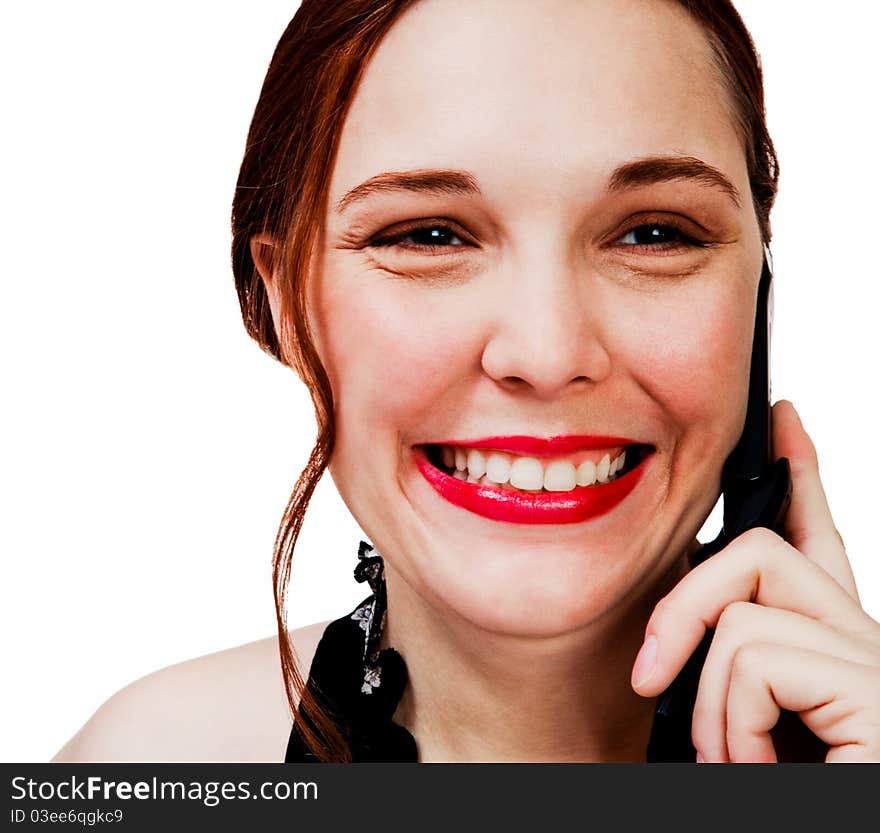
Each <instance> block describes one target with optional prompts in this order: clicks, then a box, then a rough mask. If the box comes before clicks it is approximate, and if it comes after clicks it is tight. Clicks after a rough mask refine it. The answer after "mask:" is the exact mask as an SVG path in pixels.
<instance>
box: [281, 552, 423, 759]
mask: <svg viewBox="0 0 880 833" xmlns="http://www.w3.org/2000/svg"><path fill="white" fill-rule="evenodd" d="M354 577H355V579H357V581H359V582H362V581H366V582H368V583H369V585H370V589H371V590H372V591H373V592H372V593H371V594H370V595H369V596H368V597H367V598H366V599H364V600H363V601H362V602H361V603H360V604H359V605H358V606H357V607H356V608H355V609H354V610H353V611H352V612H351V613H350V614H348V615H347V616H343V617H342V618H341V619H337V620H336V621H335V622H331V623H330V624H329V625H327V627H326V628H325V629H324V634H323V635H322V637H321V641H320V642H319V643H318V647H317V649H316V650H315V656H314V659H313V660H312V666H311V670H310V672H309V679H308V682H307V683H306V687H307V688H308V689H309V691H310V692H311V693H312V694H313V695H314V696H315V698H316V699H317V700H318V701H319V702H320V703H321V704H322V705H323V706H324V708H325V709H326V711H327V712H328V714H329V715H330V716H331V717H332V718H333V720H334V722H335V723H336V725H337V726H338V727H339V728H340V730H341V731H342V733H343V735H344V736H345V738H346V740H347V741H348V743H349V746H350V748H351V753H352V760H353V761H356V762H362V761H410V762H417V761H418V759H419V756H418V749H417V748H416V742H415V739H414V738H413V736H412V735H411V734H410V733H409V732H408V731H407V730H406V729H404V728H403V726H400V725H399V724H397V723H394V722H393V721H392V719H391V718H392V717H393V716H394V712H395V710H396V709H397V704H398V703H399V702H400V698H401V697H402V696H403V692H404V689H405V688H406V683H407V673H406V664H405V663H404V661H403V657H401V656H400V654H399V653H397V651H395V650H394V648H385V649H384V650H381V651H380V650H379V639H380V637H381V636H382V628H383V627H384V626H385V608H386V597H385V573H384V562H383V560H382V556H381V554H380V553H379V552H378V550H375V549H374V548H373V547H371V546H370V545H369V544H368V543H367V542H366V541H361V542H360V546H359V547H358V564H357V567H355V571H354ZM300 723H307V724H308V725H309V726H311V727H312V728H314V724H312V723H311V721H310V720H309V718H308V716H307V715H305V714H304V713H303V712H302V711H301V710H297V715H296V722H295V723H294V726H293V729H292V730H291V732H290V739H289V741H288V743H287V754H286V755H285V756H284V762H285V763H305V762H312V763H314V762H315V761H317V758H316V757H315V755H314V753H313V752H311V751H310V750H309V748H308V747H307V746H306V744H305V742H304V741H303V739H302V737H301V735H300V733H299V731H298V730H297V726H298V725H299V724H300Z"/></svg>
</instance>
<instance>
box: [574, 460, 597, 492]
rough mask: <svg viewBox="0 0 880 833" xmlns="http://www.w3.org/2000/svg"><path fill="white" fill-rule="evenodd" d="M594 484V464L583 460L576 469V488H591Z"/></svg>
mask: <svg viewBox="0 0 880 833" xmlns="http://www.w3.org/2000/svg"><path fill="white" fill-rule="evenodd" d="M595 482H596V464H595V463H594V462H593V461H592V460H584V462H583V463H581V464H580V465H579V466H578V467H577V484H578V486H592V485H593V484H594V483H595Z"/></svg>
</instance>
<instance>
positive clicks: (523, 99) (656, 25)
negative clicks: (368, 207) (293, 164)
mask: <svg viewBox="0 0 880 833" xmlns="http://www.w3.org/2000/svg"><path fill="white" fill-rule="evenodd" d="M727 106H728V105H727V96H726V94H725V91H724V89H723V86H722V85H721V83H720V82H719V80H718V76H717V71H716V70H715V67H714V64H713V62H712V57H711V49H710V46H709V44H708V41H707V39H706V37H705V35H704V33H703V31H702V30H701V28H700V26H699V24H697V23H696V22H695V21H693V20H692V19H691V18H690V16H689V15H688V14H687V12H686V11H685V10H684V9H683V8H682V7H681V6H680V5H679V4H678V3H675V2H672V0H541V2H537V3H536V2H534V0H420V1H419V2H417V3H416V4H415V5H414V6H413V7H411V8H410V9H409V10H408V11H407V12H405V13H404V14H403V15H402V16H401V17H400V18H399V19H398V20H397V21H396V22H395V24H394V25H393V26H392V28H391V29H390V30H389V32H388V33H387V34H386V36H385V38H384V39H383V40H382V42H381V43H380V44H379V46H378V48H377V50H376V52H375V53H374V55H373V57H372V58H371V60H370V63H369V64H368V66H367V68H366V70H365V73H364V76H363V78H362V81H361V83H360V85H359V87H358V90H357V92H356V95H355V98H354V100H353V102H352V105H351V108H350V110H349V113H348V116H347V118H346V123H345V126H344V128H343V132H342V137H341V142H340V148H339V153H338V156H337V162H336V167H335V169H334V174H333V181H332V182H331V198H335V197H338V196H339V195H340V194H342V193H344V192H345V191H346V190H348V189H349V188H351V187H353V186H355V185H356V184H358V183H359V182H361V181H363V180H365V179H367V178H369V177H371V176H374V175H375V174H377V173H380V172H382V171H399V170H410V169H414V168H425V167H450V168H457V169H463V170H468V171H472V172H473V173H474V174H475V176H476V177H477V178H478V180H479V182H480V185H481V188H482V189H483V191H484V192H485V193H487V194H488V195H492V193H493V189H494V193H495V194H496V195H501V194H503V195H504V197H505V198H514V197H515V196H516V195H517V194H518V193H523V194H524V195H525V194H528V195H529V198H530V199H534V198H535V197H536V192H537V190H540V189H544V190H546V191H547V193H548V194H553V195H554V197H555V198H556V199H558V198H559V196H560V194H561V193H562V192H564V191H565V190H567V189H570V188H571V187H572V181H573V180H572V177H573V176H576V177H577V179H576V182H577V183H578V187H579V188H580V189H581V190H582V189H583V188H584V187H588V186H589V184H590V183H591V182H595V184H596V186H597V187H598V185H599V182H600V181H604V177H605V176H607V173H608V171H610V170H611V169H612V168H613V167H614V166H616V165H617V164H619V163H620V162H621V161H626V160H628V159H634V158H638V157H643V156H648V155H655V154H669V153H672V154H684V155H692V156H696V157H698V158H700V159H703V160H704V161H706V162H708V163H709V164H712V165H714V166H716V167H718V168H720V169H721V170H722V171H724V172H725V173H727V175H728V176H729V177H730V178H731V179H733V180H734V181H735V182H736V184H737V185H742V186H743V187H744V189H745V190H746V191H747V189H748V182H747V179H746V171H745V160H744V157H743V153H742V148H741V146H740V143H739V139H738V137H737V135H736V131H735V129H734V126H733V122H732V119H731V118H730V114H729V111H728V109H727Z"/></svg>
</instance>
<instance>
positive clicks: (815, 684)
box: [727, 642, 880, 763]
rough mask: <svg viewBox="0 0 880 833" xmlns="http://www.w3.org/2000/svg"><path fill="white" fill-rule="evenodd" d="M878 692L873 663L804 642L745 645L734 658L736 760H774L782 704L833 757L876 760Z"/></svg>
mask: <svg viewBox="0 0 880 833" xmlns="http://www.w3.org/2000/svg"><path fill="white" fill-rule="evenodd" d="M878 691H880V671H878V669H877V668H876V667H874V666H868V665H861V664H858V663H853V662H848V661H847V660H842V659H838V658H837V657H832V656H828V655H827V654H822V653H819V652H817V651H810V650H806V649H803V648H790V647H787V646H782V645H771V644H768V643H762V642H751V643H749V644H748V645H744V646H743V647H742V648H740V650H739V651H737V653H736V656H735V657H734V661H733V667H732V671H731V679H730V691H729V694H728V698H727V748H728V751H729V756H730V760H731V761H732V762H752V763H763V762H767V763H773V762H775V761H776V760H777V757H776V750H775V749H774V748H773V741H772V739H771V737H770V730H771V729H772V728H773V727H774V726H775V725H776V722H777V720H778V719H779V712H780V709H788V710H790V711H793V712H798V713H799V715H800V718H801V719H802V720H803V722H804V723H805V724H806V725H807V727H808V728H809V729H810V731H812V732H813V734H815V735H817V736H818V737H819V738H820V739H821V740H822V741H824V742H825V743H826V744H827V745H828V746H830V747H831V749H830V751H829V753H828V755H827V757H826V761H827V762H829V763H831V762H856V761H861V762H865V761H875V762H876V761H878V760H880V737H878V732H877V729H876V726H877V723H878V722H880V697H878V696H877V692H878ZM872 697H873V699H872Z"/></svg>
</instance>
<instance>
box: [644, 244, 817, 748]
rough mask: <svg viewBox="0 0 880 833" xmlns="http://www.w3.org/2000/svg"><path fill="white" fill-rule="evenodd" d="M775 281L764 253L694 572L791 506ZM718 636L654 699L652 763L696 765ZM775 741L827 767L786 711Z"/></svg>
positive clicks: (779, 520) (776, 521) (773, 525)
mask: <svg viewBox="0 0 880 833" xmlns="http://www.w3.org/2000/svg"><path fill="white" fill-rule="evenodd" d="M772 280H773V273H772V271H771V267H770V261H769V253H768V252H766V251H765V257H764V265H763V268H762V270H761V279H760V281H759V284H758V297H757V305H756V313H755V332H754V337H753V341H752V359H751V368H750V375H749V400H748V406H747V409H746V418H745V423H744V426H743V432H742V435H741V436H740V439H739V441H738V442H737V445H736V446H735V448H734V449H733V451H732V452H731V453H730V456H729V457H728V458H727V460H726V461H725V464H724V468H723V470H722V474H721V493H722V495H723V498H724V520H723V524H722V529H721V532H720V534H719V535H718V537H717V538H716V539H715V540H714V541H711V542H710V543H708V544H705V545H704V546H702V547H701V548H700V549H699V550H698V551H697V552H696V553H695V554H694V556H693V557H692V558H691V562H690V563H691V567H695V566H696V565H697V564H700V563H702V562H703V561H705V560H706V559H707V558H709V557H711V556H712V555H714V554H715V553H717V552H719V551H721V550H722V549H724V547H726V546H727V545H728V544H729V543H730V542H731V541H733V539H734V538H736V537H737V536H739V535H741V534H742V533H743V532H745V531H746V530H748V529H752V528H754V527H759V526H763V527H767V528H768V529H772V530H774V531H775V532H777V533H778V534H780V535H781V534H782V527H783V523H784V520H785V513H786V511H787V510H788V505H789V501H790V499H791V476H790V471H789V466H788V460H787V459H786V458H784V457H783V458H780V459H779V460H776V461H775V462H774V461H773V449H772V442H771V432H770V429H771V425H770V323H771V316H772V297H773V296H772ZM713 634H714V630H712V629H709V630H707V631H706V634H705V635H704V637H703V639H702V641H701V642H700V644H699V646H698V647H697V649H696V650H695V651H694V653H693V654H692V655H691V657H690V658H689V659H688V661H687V662H686V663H685V665H684V667H683V668H682V670H681V671H680V672H679V674H678V676H677V677H676V678H675V679H674V680H673V681H672V683H671V684H670V685H669V688H667V689H666V691H664V692H663V693H662V694H661V695H660V696H659V697H658V698H657V705H656V709H655V714H654V723H653V726H652V729H651V737H650V740H649V742H648V749H647V760H648V761H649V762H660V761H665V762H689V763H693V762H694V760H695V757H696V749H695V748H694V745H693V743H692V742H691V721H692V717H693V710H694V704H695V703H696V700H697V688H698V685H699V682H700V674H701V673H702V670H703V664H704V662H705V660H706V654H707V653H708V651H709V646H710V645H711V642H712V636H713ZM771 736H772V737H773V739H774V744H776V745H777V750H778V749H779V748H780V746H782V747H784V749H785V750H787V751H788V754H793V755H794V756H795V757H794V758H793V760H810V761H812V760H819V761H821V760H824V757H825V756H824V750H825V749H826V748H827V747H825V746H824V744H822V743H821V742H820V741H819V740H818V738H816V736H815V735H813V733H812V732H810V731H809V729H807V728H806V726H804V724H803V722H802V721H801V720H800V718H798V716H797V715H796V714H794V713H792V712H786V711H784V710H783V711H782V713H781V715H780V719H779V722H778V723H777V725H776V727H775V728H774V730H773V732H771ZM777 741H778V742H777ZM818 756H821V757H818ZM780 760H782V758H780Z"/></svg>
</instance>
